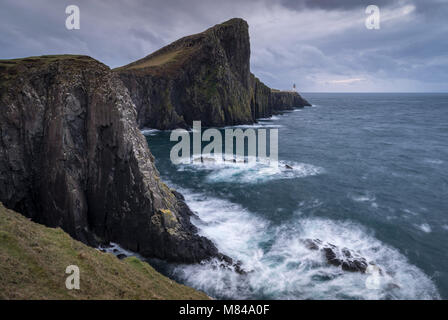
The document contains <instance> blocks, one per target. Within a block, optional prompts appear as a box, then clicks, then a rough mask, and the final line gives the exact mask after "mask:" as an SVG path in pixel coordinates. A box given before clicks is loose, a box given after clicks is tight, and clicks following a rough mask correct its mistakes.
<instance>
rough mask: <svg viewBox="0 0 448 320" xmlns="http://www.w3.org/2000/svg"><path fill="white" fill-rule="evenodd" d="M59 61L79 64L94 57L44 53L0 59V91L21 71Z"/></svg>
mask: <svg viewBox="0 0 448 320" xmlns="http://www.w3.org/2000/svg"><path fill="white" fill-rule="evenodd" d="M59 61H70V62H72V63H73V64H74V65H79V64H83V63H85V62H88V61H94V59H92V58H90V57H89V56H83V55H74V54H60V55H44V56H34V57H26V58H18V59H0V92H1V89H3V88H5V87H8V86H9V85H10V84H12V81H13V80H14V79H15V78H16V77H17V75H19V74H20V73H21V72H23V71H28V70H30V69H34V68H41V67H47V66H48V65H49V64H51V63H56V62H59Z"/></svg>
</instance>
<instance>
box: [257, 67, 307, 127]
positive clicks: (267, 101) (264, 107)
mask: <svg viewBox="0 0 448 320" xmlns="http://www.w3.org/2000/svg"><path fill="white" fill-rule="evenodd" d="M250 83H251V100H250V106H251V112H252V119H253V121H255V120H256V119H258V118H266V117H270V116H272V115H273V114H276V113H279V112H282V111H285V110H292V109H295V108H302V107H305V106H311V105H310V104H309V102H308V101H306V100H305V99H303V98H302V97H301V96H300V95H299V94H298V93H297V92H294V91H279V90H274V89H271V88H269V87H268V86H266V85H265V84H264V83H263V82H261V81H260V80H259V79H258V78H256V77H255V76H254V75H253V74H251V77H250Z"/></svg>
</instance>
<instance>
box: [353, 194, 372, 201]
mask: <svg viewBox="0 0 448 320" xmlns="http://www.w3.org/2000/svg"><path fill="white" fill-rule="evenodd" d="M351 198H352V199H353V200H354V201H356V202H374V201H375V200H376V197H375V195H374V194H372V193H370V192H366V193H362V194H354V195H351Z"/></svg>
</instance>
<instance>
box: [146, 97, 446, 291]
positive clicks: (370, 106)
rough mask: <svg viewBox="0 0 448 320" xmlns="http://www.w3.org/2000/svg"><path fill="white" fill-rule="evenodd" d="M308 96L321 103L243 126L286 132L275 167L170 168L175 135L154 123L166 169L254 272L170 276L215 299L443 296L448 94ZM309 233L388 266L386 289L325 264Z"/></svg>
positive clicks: (174, 271)
mask: <svg viewBox="0 0 448 320" xmlns="http://www.w3.org/2000/svg"><path fill="white" fill-rule="evenodd" d="M304 96H305V98H306V99H308V100H309V101H310V102H311V103H312V104H313V107H309V108H305V109H299V110H295V111H292V112H287V113H284V114H282V115H277V116H274V117H272V118H271V119H265V120H263V121H260V123H259V124H257V125H255V126H247V128H254V129H259V128H266V129H269V128H278V130H279V160H280V171H277V172H272V171H270V170H266V168H265V167H264V166H263V165H261V164H257V165H247V164H246V165H245V164H238V163H237V164H219V163H208V164H180V165H173V164H172V163H171V161H170V158H169V153H170V149H171V146H172V145H174V144H175V143H174V142H170V141H169V134H170V133H169V132H157V131H146V135H147V139H148V143H149V146H150V149H151V151H152V153H153V154H154V156H155V158H156V165H157V167H158V169H159V171H160V173H161V175H162V177H163V178H164V179H165V180H167V181H168V183H169V184H170V185H171V186H172V187H174V188H177V189H179V190H180V191H181V192H183V193H184V195H185V196H186V199H187V202H188V204H189V205H190V207H191V208H192V209H193V210H194V211H195V212H196V213H197V215H198V218H194V219H193V223H195V224H196V225H197V226H198V227H199V230H200V233H201V234H203V235H205V236H207V237H209V238H210V239H212V240H213V241H214V242H215V244H216V245H217V247H218V248H219V249H220V250H221V251H222V252H224V253H225V254H227V255H229V256H231V257H232V258H234V259H237V260H240V261H241V262H242V266H243V268H244V269H245V270H247V271H249V273H248V274H247V275H245V276H242V275H239V274H237V273H235V272H233V271H231V270H223V269H221V268H215V267H214V266H213V263H208V264H202V265H193V266H179V265H169V266H165V267H164V268H163V270H164V272H166V273H167V274H169V275H170V276H173V277H175V278H176V279H178V280H179V281H182V282H183V283H185V284H188V285H191V286H193V287H195V288H198V289H201V290H203V291H205V292H206V293H208V294H209V295H211V296H214V297H216V298H236V299H245V298H252V299H256V298H260V299H265V298H266V299H276V298H278V299H279V298H281V299H434V298H444V299H447V298H448V197H447V195H448V95H447V94H333V93H332V94H330V93H328V94H317V93H315V94H305V95H304ZM243 128H244V127H243ZM285 164H288V165H290V166H291V167H292V168H293V169H292V170H290V169H285V168H284V165H285ZM305 238H319V239H321V240H323V241H328V242H331V243H333V244H335V245H338V246H340V247H347V248H349V249H351V250H354V251H357V252H358V253H360V254H361V255H363V256H364V257H366V259H368V260H369V261H374V262H375V263H376V264H377V265H378V266H380V268H381V269H382V270H384V271H385V272H384V275H383V276H381V278H380V280H379V281H380V282H379V283H380V284H379V286H378V287H376V288H374V289H372V288H368V286H366V279H367V278H368V277H369V275H368V274H360V273H350V272H346V271H342V270H341V269H340V268H338V267H334V266H329V265H328V264H327V263H326V262H325V259H324V257H323V256H322V254H321V253H320V252H317V251H310V250H308V249H307V248H306V247H305V246H304V245H303V243H302V242H301V239H305Z"/></svg>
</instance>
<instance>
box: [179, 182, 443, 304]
mask: <svg viewBox="0 0 448 320" xmlns="http://www.w3.org/2000/svg"><path fill="white" fill-rule="evenodd" d="M180 191H181V192H182V193H183V194H184V195H185V197H186V201H187V203H188V204H189V206H190V207H191V208H192V210H193V211H195V213H196V214H197V218H193V219H192V222H193V223H194V224H195V225H196V226H197V227H198V228H199V230H200V233H201V234H202V235H203V236H206V237H208V238H209V239H211V240H212V241H214V243H215V244H216V245H217V247H218V249H219V250H220V251H221V252H223V253H225V254H227V255H229V256H230V257H232V258H233V259H235V260H238V261H240V262H241V264H242V268H243V269H244V270H245V271H247V274H245V275H241V274H238V273H236V272H235V271H233V270H231V269H223V268H219V267H217V264H218V263H217V262H216V261H214V262H213V261H212V262H207V263H203V264H196V265H175V266H172V269H171V271H170V272H171V275H173V276H174V277H175V278H177V279H178V280H179V281H182V282H183V283H185V284H187V285H190V286H192V287H194V288H197V289H199V290H203V291H204V292H206V293H207V294H209V295H211V296H213V297H216V298H224V299H226V298H228V299H255V298H258V299H259V298H266V299H438V298H440V296H439V294H438V291H437V289H436V287H435V286H434V284H433V282H432V281H431V280H430V278H429V277H428V276H426V275H425V274H424V273H423V272H422V271H421V270H420V269H418V268H417V267H415V266H413V265H412V264H410V263H409V261H408V260H407V259H406V257H405V256H403V255H402V254H401V253H400V252H399V251H398V250H396V249H394V248H392V247H390V246H388V245H386V244H384V243H382V242H381V241H379V240H378V239H376V238H375V237H374V235H373V234H372V233H371V232H370V231H369V230H367V229H365V228H363V227H362V226H360V225H358V224H356V223H353V222H350V221H333V220H330V219H323V218H301V217H300V215H299V214H297V215H296V216H295V217H294V219H293V220H290V221H285V222H284V223H283V224H281V225H272V224H271V223H270V222H269V221H267V220H265V219H263V218H261V217H259V216H257V215H256V214H254V213H252V212H250V211H248V210H246V209H244V208H242V207H241V206H239V205H237V204H234V203H232V202H229V201H227V200H221V199H217V198H213V197H208V196H206V195H204V194H200V193H192V192H190V191H189V190H182V189H181V190H180ZM307 238H310V239H316V238H317V239H320V240H322V241H325V242H329V243H332V244H334V245H336V246H339V247H341V248H344V247H346V248H349V249H350V250H354V251H356V252H357V253H359V254H360V255H362V256H363V257H365V258H366V259H367V261H373V262H374V263H375V264H376V265H377V266H378V267H380V268H381V270H383V271H384V272H383V273H382V275H381V276H378V277H379V278H376V279H375V280H376V281H377V284H378V286H377V287H375V289H371V288H370V287H369V286H368V285H367V282H368V281H369V279H370V278H369V277H371V275H369V274H362V273H358V272H347V271H343V270H342V269H341V268H340V267H335V266H331V265H329V264H328V263H327V262H326V260H325V258H324V256H323V254H322V252H320V251H313V250H309V249H308V248H307V247H306V246H305V245H304V244H303V241H302V240H303V239H307Z"/></svg>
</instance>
